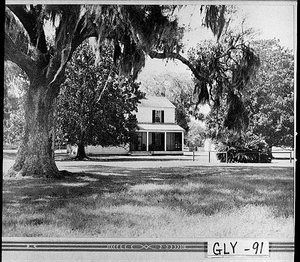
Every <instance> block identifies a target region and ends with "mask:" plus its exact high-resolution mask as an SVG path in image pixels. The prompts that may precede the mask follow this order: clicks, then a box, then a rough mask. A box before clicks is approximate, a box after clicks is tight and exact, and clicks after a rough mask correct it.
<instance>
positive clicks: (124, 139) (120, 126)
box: [57, 41, 143, 159]
mask: <svg viewBox="0 0 300 262" xmlns="http://www.w3.org/2000/svg"><path fill="white" fill-rule="evenodd" d="M100 59H101V64H96V63H95V56H94V53H93V51H92V48H91V46H90V45H89V44H88V42H87V41H85V42H84V43H83V44H82V45H81V46H80V47H79V48H78V49H77V50H76V51H75V53H74V55H73V58H72V59H71V60H70V62H69V64H68V66H67V67H66V77H67V79H66V81H65V83H64V84H63V85H62V87H61V92H60V95H59V97H58V104H57V111H58V112H57V114H58V124H59V127H60V129H61V130H62V131H61V132H60V133H62V134H64V138H65V139H67V141H68V143H70V144H73V145H74V144H76V145H77V146H78V150H77V157H76V158H77V159H84V158H86V157H87V156H86V154H85V151H84V147H85V146H86V145H101V146H110V145H113V146H116V145H120V144H125V143H128V142H130V141H131V140H132V139H133V136H134V131H135V129H136V124H137V120H136V117H135V115H134V112H135V111H136V110H137V103H138V101H139V99H141V98H142V96H143V94H142V92H140V91H139V89H138V88H139V86H138V85H137V84H136V83H135V82H134V81H133V80H132V78H130V77H129V78H125V77H121V76H119V75H118V72H119V66H118V65H117V63H114V61H113V48H112V46H111V45H109V44H106V45H103V46H102V52H101V56H100Z"/></svg>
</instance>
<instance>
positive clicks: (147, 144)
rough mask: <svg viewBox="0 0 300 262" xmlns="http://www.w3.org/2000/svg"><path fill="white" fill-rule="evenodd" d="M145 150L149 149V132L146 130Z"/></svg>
mask: <svg viewBox="0 0 300 262" xmlns="http://www.w3.org/2000/svg"><path fill="white" fill-rule="evenodd" d="M146 134H147V135H146V151H149V132H148V131H147V132H146Z"/></svg>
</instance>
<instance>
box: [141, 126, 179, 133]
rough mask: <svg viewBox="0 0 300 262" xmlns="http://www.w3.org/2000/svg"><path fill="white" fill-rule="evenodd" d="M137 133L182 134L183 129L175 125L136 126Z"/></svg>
mask: <svg viewBox="0 0 300 262" xmlns="http://www.w3.org/2000/svg"><path fill="white" fill-rule="evenodd" d="M138 130H139V131H149V132H183V131H184V129H183V128H182V127H181V126H179V125H175V124H138Z"/></svg>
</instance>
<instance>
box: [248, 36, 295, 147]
mask: <svg viewBox="0 0 300 262" xmlns="http://www.w3.org/2000/svg"><path fill="white" fill-rule="evenodd" d="M254 48H255V50H256V52H257V53H258V54H259V55H260V58H261V66H260V68H259V70H258V72H257V74H256V76H255V77H254V78H253V80H252V81H251V85H250V86H249V89H248V90H249V100H248V104H249V111H250V117H251V121H250V125H249V129H250V130H251V132H252V133H254V134H256V135H259V136H261V137H262V138H263V139H264V140H265V141H266V142H267V143H268V145H269V146H270V147H272V146H284V147H294V56H293V52H292V50H290V49H287V48H284V47H282V46H280V43H279V40H276V39H271V40H261V41H257V42H255V43H254Z"/></svg>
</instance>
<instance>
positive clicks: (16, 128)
mask: <svg viewBox="0 0 300 262" xmlns="http://www.w3.org/2000/svg"><path fill="white" fill-rule="evenodd" d="M27 88H28V79H27V77H26V74H24V72H23V71H22V70H20V68H19V67H18V66H16V65H15V64H13V63H11V62H9V61H6V62H5V63H4V92H3V94H4V96H3V105H4V107H3V142H4V144H7V145H8V146H13V147H15V146H18V144H19V143H20V141H21V138H22V135H23V127H24V99H25V92H26V90H27Z"/></svg>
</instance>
